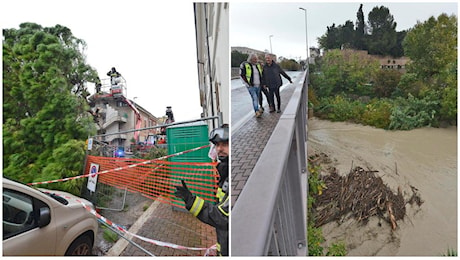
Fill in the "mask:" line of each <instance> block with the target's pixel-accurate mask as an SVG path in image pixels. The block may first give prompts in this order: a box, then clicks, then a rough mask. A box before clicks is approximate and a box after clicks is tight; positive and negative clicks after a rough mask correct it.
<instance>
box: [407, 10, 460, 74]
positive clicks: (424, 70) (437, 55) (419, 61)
mask: <svg viewBox="0 0 460 260" xmlns="http://www.w3.org/2000/svg"><path fill="white" fill-rule="evenodd" d="M403 47H404V52H405V54H406V56H408V57H409V58H410V59H411V60H412V61H413V62H412V63H411V65H410V66H409V68H408V69H409V72H413V73H416V74H417V76H418V77H419V78H420V79H422V80H426V79H427V78H429V77H431V76H433V75H435V74H439V73H440V72H442V71H445V70H446V68H449V67H452V65H453V64H455V65H456V62H457V17H456V16H455V15H452V16H447V15H446V14H441V15H439V16H438V18H437V19H436V18H434V17H433V16H432V17H430V18H429V19H428V20H427V21H425V22H423V23H417V25H415V27H414V28H413V29H411V30H410V31H409V32H408V33H407V35H406V38H405V39H404V42H403Z"/></svg>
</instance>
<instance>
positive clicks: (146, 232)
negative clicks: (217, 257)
mask: <svg viewBox="0 0 460 260" xmlns="http://www.w3.org/2000/svg"><path fill="white" fill-rule="evenodd" d="M137 235H139V236H143V237H146V238H151V239H155V240H159V241H162V242H169V243H172V244H176V245H181V246H186V247H200V248H201V247H202V248H209V247H211V246H212V245H214V244H215V243H216V242H217V239H216V232H215V229H214V228H213V227H211V226H209V225H207V224H204V223H202V222H201V221H200V220H198V219H197V218H196V217H194V216H193V215H192V214H190V213H189V212H186V211H184V210H177V209H173V207H172V206H171V205H168V204H165V203H160V205H158V208H157V209H155V211H154V212H153V214H152V215H151V216H150V217H149V218H148V219H147V221H146V222H145V223H144V224H143V226H142V228H141V230H140V231H139V232H138V233H137ZM133 241H134V242H135V243H136V244H138V245H140V246H141V247H143V248H144V249H146V250H147V251H149V252H151V253H152V254H154V255H155V256H203V255H204V254H205V251H194V250H181V249H173V248H169V247H162V246H157V245H153V244H151V243H148V242H145V241H142V240H140V239H138V238H134V239H133ZM120 256H148V255H147V254H146V253H145V252H143V251H142V250H140V249H139V248H137V247H136V246H133V245H131V244H129V245H128V246H127V247H126V248H125V249H124V251H123V252H122V253H121V254H120Z"/></svg>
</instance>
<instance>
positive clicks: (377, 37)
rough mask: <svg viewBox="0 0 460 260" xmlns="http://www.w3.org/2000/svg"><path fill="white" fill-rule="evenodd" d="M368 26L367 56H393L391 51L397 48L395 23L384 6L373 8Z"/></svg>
mask: <svg viewBox="0 0 460 260" xmlns="http://www.w3.org/2000/svg"><path fill="white" fill-rule="evenodd" d="M368 25H369V31H370V34H369V35H368V39H367V48H368V50H369V54H376V55H391V56H395V55H393V53H392V52H391V51H392V49H393V48H395V47H396V46H397V41H396V40H397V34H396V22H395V21H394V18H393V15H391V14H390V10H388V8H386V7H384V6H380V7H374V8H373V9H372V11H370V12H369V17H368Z"/></svg>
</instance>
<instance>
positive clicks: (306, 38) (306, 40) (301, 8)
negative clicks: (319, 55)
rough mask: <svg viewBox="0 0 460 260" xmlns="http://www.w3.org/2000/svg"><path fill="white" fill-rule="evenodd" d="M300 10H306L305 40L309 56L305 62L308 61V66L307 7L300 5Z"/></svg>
mask: <svg viewBox="0 0 460 260" xmlns="http://www.w3.org/2000/svg"><path fill="white" fill-rule="evenodd" d="M299 9H300V10H303V11H304V12H305V42H306V45H307V58H306V60H305V62H306V63H307V66H308V58H309V56H308V27H307V9H305V8H303V7H299Z"/></svg>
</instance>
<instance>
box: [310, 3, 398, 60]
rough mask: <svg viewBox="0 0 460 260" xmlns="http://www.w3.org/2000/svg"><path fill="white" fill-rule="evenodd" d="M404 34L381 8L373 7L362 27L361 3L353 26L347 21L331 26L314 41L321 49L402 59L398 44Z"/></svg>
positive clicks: (387, 11)
mask: <svg viewBox="0 0 460 260" xmlns="http://www.w3.org/2000/svg"><path fill="white" fill-rule="evenodd" d="M366 28H367V30H365V29H366ZM368 32H369V33H368ZM405 34H406V32H405V31H402V32H397V31H396V21H394V18H393V16H392V15H391V14H390V10H389V9H388V8H386V7H384V6H380V7H374V8H373V9H372V11H371V12H369V15H368V23H367V25H366V24H365V22H364V13H363V10H362V4H361V5H360V7H359V9H358V12H357V13H356V25H354V24H353V22H352V21H351V20H347V21H345V23H344V24H343V25H336V24H335V23H334V24H332V25H331V26H328V27H327V30H326V33H325V34H324V35H322V36H321V37H319V38H318V44H319V46H320V48H321V49H325V50H333V49H343V48H353V49H356V50H366V51H369V53H370V54H380V55H389V56H394V57H401V56H404V52H403V51H404V50H403V48H402V41H403V40H404V37H405Z"/></svg>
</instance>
